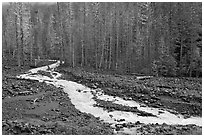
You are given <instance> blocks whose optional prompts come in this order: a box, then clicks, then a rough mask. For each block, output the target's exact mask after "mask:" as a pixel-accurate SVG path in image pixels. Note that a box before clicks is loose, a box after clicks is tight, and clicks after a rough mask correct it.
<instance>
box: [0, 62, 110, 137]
mask: <svg viewBox="0 0 204 137" xmlns="http://www.w3.org/2000/svg"><path fill="white" fill-rule="evenodd" d="M29 69H30V68H29V67H22V68H18V67H13V66H9V65H7V66H6V68H5V67H3V72H2V74H3V76H2V89H3V90H2V134H3V135H8V134H11V135H13V134H17V135H20V134H29V135H31V134H34V135H42V134H46V135H49V134H50V135H91V134H93V135H107V134H108V135H110V134H113V130H112V129H111V128H110V126H109V125H108V124H105V123H103V122H101V121H100V120H99V119H98V118H96V117H94V116H92V115H90V114H86V113H82V112H80V111H79V110H77V109H76V108H75V106H74V105H73V104H72V103H71V101H70V98H69V97H68V95H67V94H66V93H65V92H64V91H62V89H60V88H56V87H55V86H53V85H48V84H46V83H44V82H43V83H40V82H38V81H32V80H22V79H17V78H16V76H17V75H19V74H22V73H24V72H25V71H27V70H29Z"/></svg>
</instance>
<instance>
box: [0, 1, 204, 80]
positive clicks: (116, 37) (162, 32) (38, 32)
mask: <svg viewBox="0 0 204 137" xmlns="http://www.w3.org/2000/svg"><path fill="white" fill-rule="evenodd" d="M2 25H3V26H2V37H3V39H2V42H3V44H2V45H3V48H2V49H3V58H14V59H16V60H17V62H18V66H21V65H26V63H27V62H29V63H30V65H32V64H33V61H34V59H36V58H42V59H60V60H64V61H65V64H66V65H68V66H71V67H86V68H95V69H103V70H113V71H115V72H122V73H144V74H153V75H157V76H158V75H163V76H190V77H191V76H201V72H202V67H201V66H202V58H201V55H202V50H201V49H202V45H201V44H202V3H196V2H195V3H166V2H165V3H159V2H156V3H154V2H153V3H144V2H141V3H140V2H137V3H132V2H131V3H117V2H116V3H111V2H108V3H47V4H45V3H43V4H41V3H20V2H19V3H9V4H3V11H2Z"/></svg>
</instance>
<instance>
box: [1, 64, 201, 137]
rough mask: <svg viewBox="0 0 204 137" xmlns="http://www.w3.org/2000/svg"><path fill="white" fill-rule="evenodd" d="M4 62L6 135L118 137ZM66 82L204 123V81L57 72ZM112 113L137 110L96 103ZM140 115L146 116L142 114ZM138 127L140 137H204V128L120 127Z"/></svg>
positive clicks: (64, 69)
mask: <svg viewBox="0 0 204 137" xmlns="http://www.w3.org/2000/svg"><path fill="white" fill-rule="evenodd" d="M10 64H12V62H10V61H6V60H3V65H2V70H3V72H2V133H3V134H69V135H73V134H80V135H89V134H94V135H100V134H106V135H107V134H114V132H113V130H114V129H113V128H112V127H111V126H110V125H109V124H107V123H104V122H102V121H101V120H100V119H99V118H97V117H94V116H93V115H91V114H87V113H83V112H80V111H79V110H78V109H76V108H75V106H74V105H73V104H72V102H71V100H70V98H69V96H68V95H67V93H65V92H63V90H62V89H60V88H56V87H55V86H52V85H47V84H46V83H44V82H43V83H39V82H38V81H31V80H22V79H17V78H16V76H17V75H19V74H22V73H23V72H25V71H27V70H29V69H30V68H29V67H22V68H18V67H16V66H14V65H13V66H12V65H10ZM57 71H58V72H60V73H62V74H63V75H62V79H66V80H70V81H75V82H77V83H81V84H83V85H86V86H87V87H89V88H93V89H96V88H101V89H102V90H103V92H104V93H105V94H107V95H111V96H117V97H121V98H123V99H124V100H134V101H139V102H142V103H144V104H145V105H147V106H149V107H155V108H167V109H171V110H174V111H172V113H176V114H182V115H184V116H185V117H186V118H189V117H191V116H199V117H202V79H201V78H163V77H160V78H150V79H141V80H138V79H137V77H136V76H133V75H117V74H111V73H106V72H98V71H92V70H85V69H81V68H74V69H73V68H67V67H63V66H61V67H58V68H57ZM96 101H97V105H99V106H100V107H102V108H104V109H105V110H108V111H113V110H123V111H124V110H125V111H129V112H131V111H134V110H132V109H133V108H128V107H127V106H122V105H118V104H114V103H111V102H105V101H101V100H96ZM141 115H145V114H142V113H141ZM116 127H117V128H116V129H115V130H116V131H118V132H117V134H120V131H121V130H122V128H124V127H126V128H128V127H135V129H134V130H135V131H134V133H135V134H156V135H160V134H179V135H182V134H188V135H192V134H202V127H200V126H196V125H193V124H190V125H179V124H178V125H167V124H165V123H164V124H157V123H156V124H144V123H141V122H139V121H138V122H136V123H129V124H118V125H116Z"/></svg>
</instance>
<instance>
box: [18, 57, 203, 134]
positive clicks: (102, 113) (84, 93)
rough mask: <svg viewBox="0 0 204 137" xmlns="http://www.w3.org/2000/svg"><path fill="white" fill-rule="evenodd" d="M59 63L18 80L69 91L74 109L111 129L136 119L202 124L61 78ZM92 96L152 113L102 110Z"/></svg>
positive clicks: (126, 129) (129, 130)
mask: <svg viewBox="0 0 204 137" xmlns="http://www.w3.org/2000/svg"><path fill="white" fill-rule="evenodd" d="M59 65H60V61H57V62H56V63H53V64H51V65H49V66H43V67H39V68H34V69H31V70H29V71H28V72H26V73H24V74H22V75H19V76H17V77H18V78H21V79H30V80H38V81H39V82H45V83H47V84H52V85H54V86H56V87H61V88H62V89H63V91H64V92H66V93H67V94H68V96H69V98H70V99H71V102H72V104H73V105H75V108H76V109H78V110H80V111H81V112H84V113H90V114H92V115H94V116H95V117H99V118H100V120H102V121H103V122H107V123H110V124H111V127H113V128H114V129H115V126H116V125H117V124H123V123H135V122H138V121H139V122H140V123H144V124H150V123H153V124H156V123H158V124H163V123H166V124H168V125H177V124H178V125H187V124H195V125H197V126H202V117H190V118H184V116H183V115H180V114H175V113H171V112H170V111H169V110H165V109H160V108H153V107H148V106H146V105H145V104H142V103H139V102H135V101H132V100H124V99H122V98H120V97H113V96H109V95H105V94H104V93H103V91H102V90H101V89H90V88H88V87H86V86H84V85H82V84H79V83H76V82H73V81H68V80H62V79H60V77H61V76H62V74H60V73H58V72H55V71H54V69H55V68H56V67H58V66H59ZM39 70H40V71H46V72H49V73H50V74H51V75H52V78H50V77H48V76H43V75H41V74H38V73H37V72H38V71H39ZM78 91H80V92H78ZM94 97H95V98H97V99H100V100H103V101H111V102H112V103H115V104H120V105H123V106H127V107H136V108H137V109H138V110H139V111H144V112H147V113H151V114H153V115H154V116H141V115H137V113H133V112H126V111H116V110H114V111H111V112H110V111H107V110H104V109H103V108H102V107H98V106H96V104H97V102H96V101H95V100H94V99H93V98H94ZM171 111H173V110H171ZM132 130H134V127H133V128H124V129H123V130H122V131H123V132H124V133H127V134H131V133H132V132H131V131H132ZM114 132H115V133H117V131H116V130H114Z"/></svg>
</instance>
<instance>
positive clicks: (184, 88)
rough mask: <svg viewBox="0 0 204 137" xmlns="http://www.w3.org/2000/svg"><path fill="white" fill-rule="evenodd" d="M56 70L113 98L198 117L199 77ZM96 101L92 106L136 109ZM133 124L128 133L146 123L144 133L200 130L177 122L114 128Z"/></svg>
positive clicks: (199, 98)
mask: <svg viewBox="0 0 204 137" xmlns="http://www.w3.org/2000/svg"><path fill="white" fill-rule="evenodd" d="M58 71H59V72H60V73H63V74H64V75H63V79H66V80H71V81H75V82H77V83H81V84H83V85H86V86H87V87H89V88H92V89H98V88H100V89H101V90H102V91H103V92H104V94H107V95H110V96H113V97H121V98H122V99H124V100H126V101H128V100H133V101H137V102H138V101H139V102H141V103H143V104H145V105H146V106H148V107H153V108H159V109H161V110H163V109H166V110H169V112H170V113H172V114H175V115H183V116H184V118H185V119H187V118H190V117H192V116H195V117H200V116H202V96H201V91H202V90H201V85H202V84H201V83H202V80H201V79H196V78H191V79H189V78H181V79H179V78H151V79H143V80H138V79H137V77H136V76H124V75H113V74H107V73H106V74H104V73H103V74H102V73H99V72H93V71H92V72H90V71H87V70H84V69H80V68H78V69H76V68H75V69H72V68H63V67H59V68H58ZM96 101H97V105H96V106H99V107H102V108H104V109H105V110H108V111H115V110H121V111H124V110H125V111H128V112H135V111H137V109H135V108H131V107H126V106H121V105H118V104H115V103H112V102H107V101H101V100H96ZM161 113H162V112H161ZM141 115H142V116H145V115H147V116H148V115H149V114H147V113H141ZM135 125H136V127H137V128H131V131H128V132H131V133H133V134H141V133H142V132H141V131H142V129H143V128H144V127H146V126H147V128H146V129H147V131H145V132H144V134H201V133H202V128H201V127H200V126H195V125H187V126H186V125H179V121H178V124H177V125H167V124H164V125H163V124H144V127H143V126H141V125H143V124H139V125H140V126H139V128H138V125H137V124H135V123H134V122H133V123H128V124H118V125H116V130H117V131H118V134H119V133H120V130H124V129H125V128H126V127H131V126H132V127H135ZM158 125H159V126H158ZM189 126H190V127H189ZM191 126H193V127H191ZM154 127H155V128H156V127H158V128H159V129H160V130H161V132H159V131H155V132H154V130H153V129H154ZM177 127H178V129H177ZM181 127H184V130H182V128H181ZM187 127H188V128H187ZM185 128H187V130H186V131H187V132H186V131H185ZM150 129H152V130H150ZM163 129H164V130H163ZM132 130H133V131H132ZM179 130H181V131H182V132H179ZM122 132H123V131H122ZM128 132H126V133H128ZM123 133H124V132H123ZM142 134H143V133H142Z"/></svg>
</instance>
